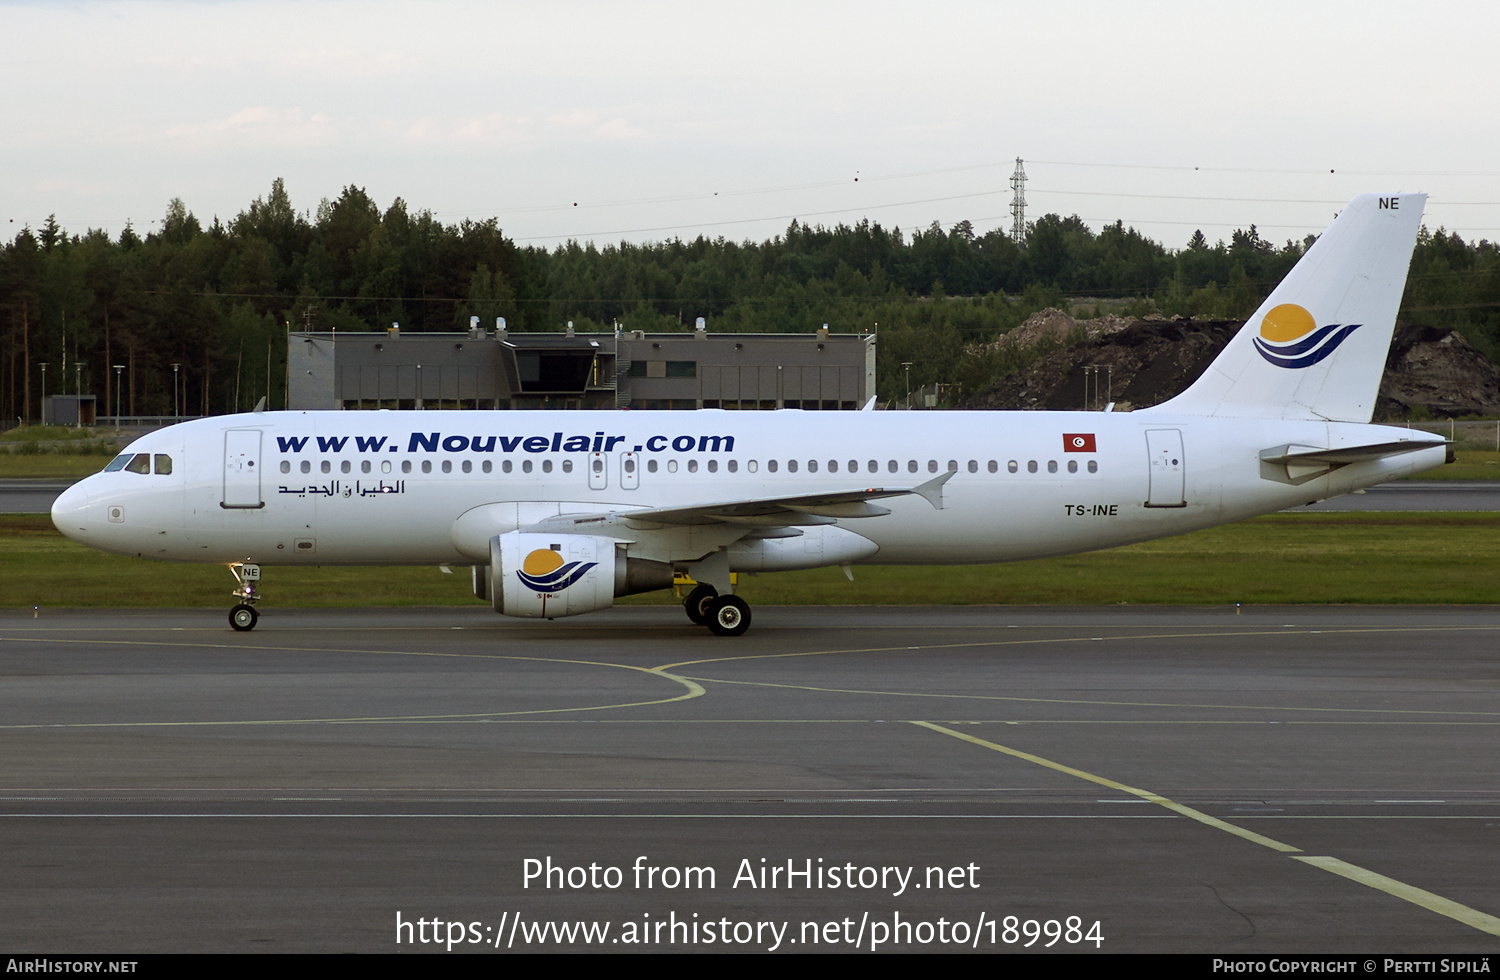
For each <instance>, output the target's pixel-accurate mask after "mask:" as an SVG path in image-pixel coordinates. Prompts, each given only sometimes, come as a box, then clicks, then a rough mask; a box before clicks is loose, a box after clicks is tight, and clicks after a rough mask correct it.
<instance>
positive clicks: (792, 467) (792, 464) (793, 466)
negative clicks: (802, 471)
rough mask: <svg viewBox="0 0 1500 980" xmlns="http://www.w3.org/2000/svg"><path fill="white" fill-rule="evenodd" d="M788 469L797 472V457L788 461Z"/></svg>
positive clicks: (790, 471) (789, 471)
mask: <svg viewBox="0 0 1500 980" xmlns="http://www.w3.org/2000/svg"><path fill="white" fill-rule="evenodd" d="M786 471H787V472H788V473H795V472H797V461H796V460H795V459H789V460H787V461H786Z"/></svg>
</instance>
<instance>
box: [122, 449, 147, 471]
mask: <svg viewBox="0 0 1500 980" xmlns="http://www.w3.org/2000/svg"><path fill="white" fill-rule="evenodd" d="M125 472H127V473H150V472H151V454H150V453H136V454H135V455H134V456H132V457H131V458H130V462H129V463H126V464H125Z"/></svg>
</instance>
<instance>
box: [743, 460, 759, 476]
mask: <svg viewBox="0 0 1500 980" xmlns="http://www.w3.org/2000/svg"><path fill="white" fill-rule="evenodd" d="M745 468H746V469H748V470H749V471H750V472H751V473H754V472H755V471H756V470H758V469H760V464H759V463H757V462H756V461H755V460H753V459H752V460H751V461H750V462H748V463H746V464H745Z"/></svg>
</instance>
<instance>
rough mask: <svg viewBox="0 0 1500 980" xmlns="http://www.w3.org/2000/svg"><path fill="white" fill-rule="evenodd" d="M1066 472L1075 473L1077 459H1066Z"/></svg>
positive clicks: (1076, 470)
mask: <svg viewBox="0 0 1500 980" xmlns="http://www.w3.org/2000/svg"><path fill="white" fill-rule="evenodd" d="M1068 472H1069V473H1077V472H1078V460H1076V459H1070V460H1068Z"/></svg>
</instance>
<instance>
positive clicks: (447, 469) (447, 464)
mask: <svg viewBox="0 0 1500 980" xmlns="http://www.w3.org/2000/svg"><path fill="white" fill-rule="evenodd" d="M443 472H444V473H452V472H453V460H451V459H445V460H443Z"/></svg>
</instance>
